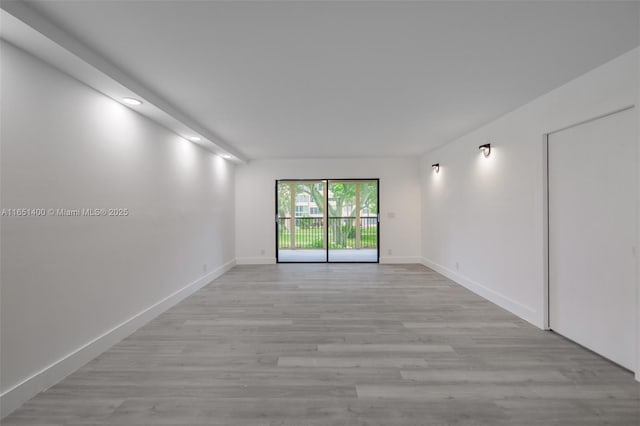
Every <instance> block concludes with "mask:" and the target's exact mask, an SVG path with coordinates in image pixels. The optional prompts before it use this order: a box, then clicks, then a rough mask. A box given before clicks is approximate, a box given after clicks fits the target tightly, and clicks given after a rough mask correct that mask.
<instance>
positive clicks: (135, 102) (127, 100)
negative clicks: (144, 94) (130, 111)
mask: <svg viewBox="0 0 640 426" xmlns="http://www.w3.org/2000/svg"><path fill="white" fill-rule="evenodd" d="M122 102H124V103H125V104H127V105H136V106H137V105H142V101H139V100H138V99H133V98H122Z"/></svg>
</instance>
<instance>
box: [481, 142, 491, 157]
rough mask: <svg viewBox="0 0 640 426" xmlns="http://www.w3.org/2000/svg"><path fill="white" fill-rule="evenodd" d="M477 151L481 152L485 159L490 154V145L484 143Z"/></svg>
mask: <svg viewBox="0 0 640 426" xmlns="http://www.w3.org/2000/svg"><path fill="white" fill-rule="evenodd" d="M478 149H479V150H480V151H482V155H484V156H485V157H488V156H489V154H491V144H490V143H485V144H484V145H480V146H479V147H478Z"/></svg>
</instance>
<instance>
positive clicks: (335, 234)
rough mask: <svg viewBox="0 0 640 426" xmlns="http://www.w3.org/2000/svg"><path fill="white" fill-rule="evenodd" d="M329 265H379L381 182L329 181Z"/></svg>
mask: <svg viewBox="0 0 640 426" xmlns="http://www.w3.org/2000/svg"><path fill="white" fill-rule="evenodd" d="M327 193H328V201H327V223H328V240H329V248H328V260H329V262H377V261H378V257H379V251H378V241H379V235H378V181H377V180H352V181H343V180H329V181H328V191H327Z"/></svg>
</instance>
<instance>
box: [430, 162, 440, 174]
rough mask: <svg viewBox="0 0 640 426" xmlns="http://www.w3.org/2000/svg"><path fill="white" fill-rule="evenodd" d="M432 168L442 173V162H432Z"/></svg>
mask: <svg viewBox="0 0 640 426" xmlns="http://www.w3.org/2000/svg"><path fill="white" fill-rule="evenodd" d="M431 168H432V169H433V171H434V172H436V173H440V163H435V164H432V165H431Z"/></svg>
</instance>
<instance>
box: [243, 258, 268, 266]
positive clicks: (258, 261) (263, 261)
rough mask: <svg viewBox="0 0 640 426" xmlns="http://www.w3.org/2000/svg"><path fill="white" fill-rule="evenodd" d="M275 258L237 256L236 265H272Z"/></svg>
mask: <svg viewBox="0 0 640 426" xmlns="http://www.w3.org/2000/svg"><path fill="white" fill-rule="evenodd" d="M274 263H276V260H275V259H274V258H273V257H238V258H236V265H273V264H274Z"/></svg>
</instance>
